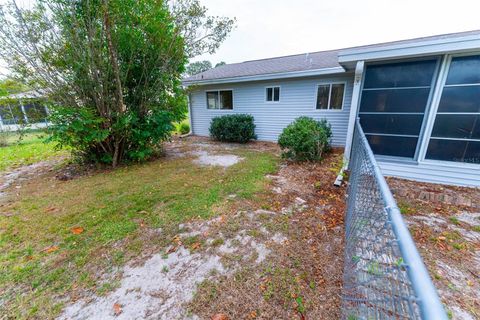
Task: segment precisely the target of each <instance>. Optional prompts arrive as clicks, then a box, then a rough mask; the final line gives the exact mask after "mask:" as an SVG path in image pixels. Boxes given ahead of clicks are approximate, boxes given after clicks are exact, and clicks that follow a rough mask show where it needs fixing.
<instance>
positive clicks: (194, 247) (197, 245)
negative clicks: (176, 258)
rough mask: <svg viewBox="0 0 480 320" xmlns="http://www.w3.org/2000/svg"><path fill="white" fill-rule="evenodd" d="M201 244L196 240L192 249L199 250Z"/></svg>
mask: <svg viewBox="0 0 480 320" xmlns="http://www.w3.org/2000/svg"><path fill="white" fill-rule="evenodd" d="M200 246H201V243H200V242H195V243H194V244H192V245H191V247H190V249H192V250H197V249H199V248H200Z"/></svg>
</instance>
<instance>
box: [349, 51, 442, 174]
mask: <svg viewBox="0 0 480 320" xmlns="http://www.w3.org/2000/svg"><path fill="white" fill-rule="evenodd" d="M445 56H446V55H445V54H441V53H439V54H432V55H428V56H424V57H414V58H398V59H391V60H390V59H389V60H387V61H373V62H369V63H368V65H373V66H375V65H384V64H392V63H403V62H411V61H422V60H431V59H436V60H437V62H436V63H437V66H436V68H435V71H434V74H433V77H432V82H431V84H430V86H416V87H411V86H409V87H398V88H365V87H364V85H365V76H366V67H367V66H368V65H367V64H366V65H365V70H364V72H363V73H362V80H361V81H362V82H361V86H360V95H359V98H358V109H357V113H356V115H357V117H360V115H361V114H371V113H376V112H360V106H361V103H362V93H363V91H364V90H366V91H375V90H385V89H388V90H404V89H412V88H415V89H418V88H430V93H429V95H428V99H427V103H426V107H425V111H424V112H423V113H419V112H382V113H384V114H403V115H407V114H410V115H415V114H417V115H420V114H423V117H424V118H423V123H422V125H421V128H420V132H419V134H418V136H417V139H418V141H417V147H416V148H415V153H414V156H413V158H406V157H399V156H391V155H380V154H375V159H378V160H380V161H384V162H393V163H408V164H417V165H418V164H419V163H422V159H421V155H422V152H423V150H422V149H423V148H424V146H423V143H424V139H425V136H426V135H427V131H428V121H429V117H430V115H431V113H432V112H435V110H434V103H435V99H436V94H437V90H438V84H439V80H440V78H441V77H443V68H444V59H445ZM366 135H368V134H366ZM377 135H380V134H377ZM400 136H401V135H400ZM406 136H407V137H408V136H409V135H406Z"/></svg>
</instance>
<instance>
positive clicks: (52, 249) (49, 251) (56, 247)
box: [42, 246, 60, 253]
mask: <svg viewBox="0 0 480 320" xmlns="http://www.w3.org/2000/svg"><path fill="white" fill-rule="evenodd" d="M58 249H60V248H59V247H58V246H50V247H47V248H45V249H43V250H42V252H45V253H52V252H55V251H57V250H58Z"/></svg>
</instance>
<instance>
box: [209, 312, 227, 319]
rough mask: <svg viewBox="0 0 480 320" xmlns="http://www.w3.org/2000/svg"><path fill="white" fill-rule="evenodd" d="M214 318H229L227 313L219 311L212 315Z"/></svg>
mask: <svg viewBox="0 0 480 320" xmlns="http://www.w3.org/2000/svg"><path fill="white" fill-rule="evenodd" d="M212 320H229V319H228V316H227V315H226V314H225V313H217V314H216V315H214V316H213V317H212Z"/></svg>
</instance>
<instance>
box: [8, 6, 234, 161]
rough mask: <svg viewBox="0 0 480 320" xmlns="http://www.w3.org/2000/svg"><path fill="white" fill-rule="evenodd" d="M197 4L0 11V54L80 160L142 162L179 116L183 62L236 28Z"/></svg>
mask: <svg viewBox="0 0 480 320" xmlns="http://www.w3.org/2000/svg"><path fill="white" fill-rule="evenodd" d="M206 12H207V11H206V9H205V8H204V7H202V6H201V5H200V4H199V3H198V1H196V0H177V1H171V2H169V1H162V0H37V1H36V2H35V3H34V5H33V6H31V7H30V8H28V9H26V8H22V7H20V6H18V5H17V3H16V2H15V0H9V3H8V4H7V5H2V6H1V8H0V33H1V37H0V53H1V54H2V57H3V58H4V59H5V60H6V61H7V62H8V64H9V67H10V69H11V70H12V71H13V72H14V74H15V75H16V76H20V77H22V78H23V79H24V80H25V81H26V82H29V83H35V84H38V85H39V86H40V87H41V88H42V89H43V90H46V91H45V92H47V94H48V97H49V98H50V99H51V101H53V102H54V103H53V107H52V110H53V113H52V117H51V121H52V123H53V125H52V126H51V131H52V133H53V136H52V137H53V139H54V140H56V141H58V142H59V143H60V145H68V146H71V147H72V148H73V149H74V150H75V152H76V153H77V154H79V155H81V156H82V157H83V158H84V159H88V160H94V161H101V162H107V163H112V164H113V166H116V165H117V164H118V163H119V162H121V161H122V160H143V159H146V158H148V157H149V156H151V155H152V154H153V153H154V152H155V150H156V148H157V146H158V143H159V142H161V141H163V140H165V139H167V138H168V137H169V135H170V132H171V131H172V128H173V127H172V122H173V121H178V120H181V119H182V117H183V116H184V114H185V110H186V101H185V98H184V94H183V92H182V89H181V82H180V80H181V75H182V73H183V72H184V71H185V64H186V62H187V60H188V58H189V57H192V56H195V55H197V54H201V53H205V52H212V51H215V50H216V48H218V46H219V44H220V42H221V41H223V40H224V39H225V37H226V36H227V34H228V32H230V30H231V28H232V26H233V23H234V22H233V20H231V19H228V18H217V17H209V16H208V15H207V14H206Z"/></svg>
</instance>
